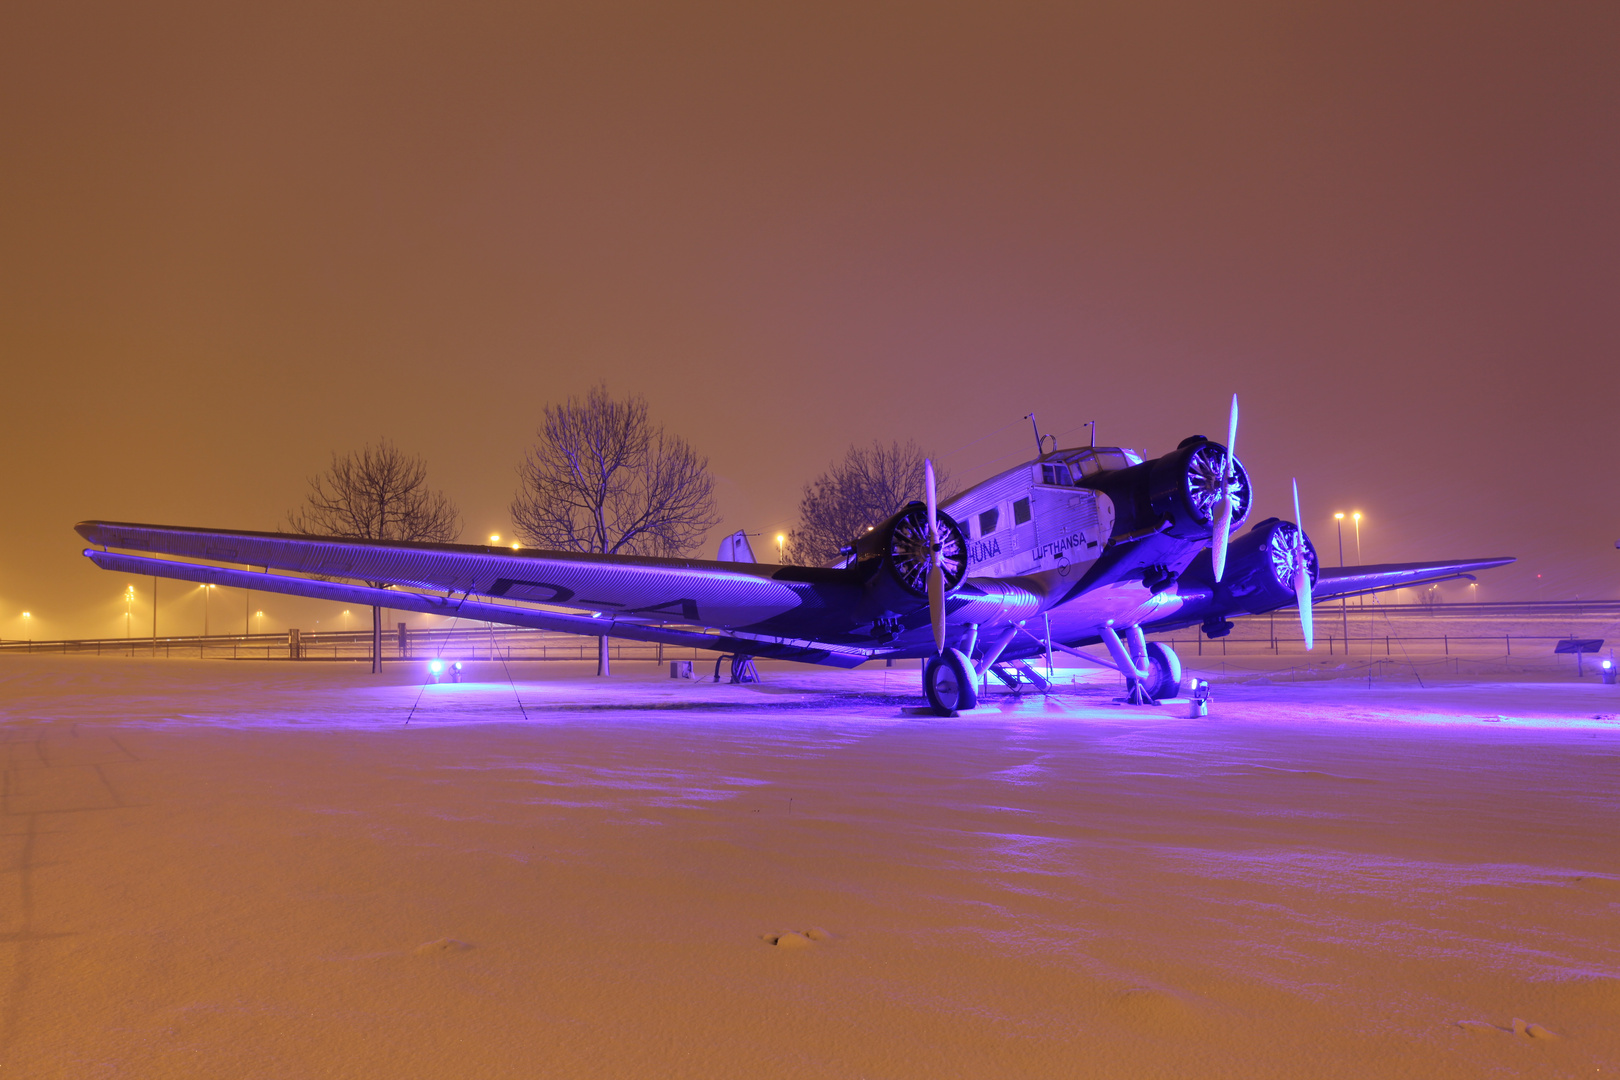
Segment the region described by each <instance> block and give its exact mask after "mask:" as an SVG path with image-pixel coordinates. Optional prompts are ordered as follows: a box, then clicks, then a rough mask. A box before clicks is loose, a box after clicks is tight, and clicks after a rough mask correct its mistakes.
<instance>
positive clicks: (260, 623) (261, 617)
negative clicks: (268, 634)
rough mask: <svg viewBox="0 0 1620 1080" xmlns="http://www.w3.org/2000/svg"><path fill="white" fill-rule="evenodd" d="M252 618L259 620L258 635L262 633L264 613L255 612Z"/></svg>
mask: <svg viewBox="0 0 1620 1080" xmlns="http://www.w3.org/2000/svg"><path fill="white" fill-rule="evenodd" d="M253 617H254V618H256V619H258V620H259V633H261V634H262V633H264V612H262V611H255V612H254V613H253Z"/></svg>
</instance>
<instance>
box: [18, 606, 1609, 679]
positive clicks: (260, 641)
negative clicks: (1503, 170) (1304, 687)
mask: <svg viewBox="0 0 1620 1080" xmlns="http://www.w3.org/2000/svg"><path fill="white" fill-rule="evenodd" d="M1233 623H1234V625H1233V629H1232V632H1231V633H1230V634H1229V635H1228V636H1226V637H1221V638H1208V637H1205V636H1204V635H1203V634H1202V633H1200V632H1199V631H1198V628H1196V627H1190V628H1187V629H1183V630H1178V631H1175V632H1174V633H1169V634H1155V635H1150V636H1151V637H1152V638H1153V639H1155V640H1159V641H1164V642H1166V643H1168V644H1170V645H1171V646H1172V648H1174V649H1175V650H1176V651H1177V652H1178V653H1179V654H1180V655H1181V656H1182V658H1183V661H1184V662H1185V663H1187V664H1188V665H1189V666H1195V667H1204V668H1223V667H1224V668H1231V669H1233V670H1244V669H1249V670H1262V669H1265V670H1277V669H1279V668H1280V667H1288V666H1290V665H1292V666H1293V667H1295V668H1307V669H1310V668H1316V669H1319V668H1324V667H1335V668H1339V669H1344V668H1346V666H1348V667H1349V668H1350V669H1354V670H1361V669H1363V668H1366V669H1368V670H1371V671H1380V670H1394V669H1395V668H1398V667H1401V666H1413V667H1414V669H1415V668H1418V667H1425V666H1426V667H1437V666H1439V667H1445V668H1446V669H1447V670H1450V671H1454V672H1456V673H1459V674H1463V673H1466V672H1467V671H1470V670H1474V671H1487V670H1550V669H1552V667H1553V666H1554V665H1557V666H1568V667H1570V668H1571V669H1573V668H1575V667H1576V665H1577V663H1578V661H1577V660H1576V659H1575V658H1573V657H1567V656H1566V657H1558V658H1557V659H1556V660H1554V659H1553V650H1554V649H1555V648H1556V646H1557V644H1558V643H1559V642H1560V641H1567V640H1569V639H1571V638H1604V639H1606V640H1607V642H1609V643H1610V644H1606V645H1605V648H1604V655H1609V654H1610V653H1611V652H1612V643H1613V642H1614V641H1615V639H1616V638H1620V603H1617V602H1614V601H1587V602H1559V603H1547V604H1538V603H1513V604H1412V605H1381V604H1376V603H1366V604H1360V603H1357V602H1356V601H1350V602H1349V603H1348V604H1346V605H1344V606H1343V607H1341V606H1340V605H1338V604H1336V603H1332V602H1329V603H1327V604H1323V605H1320V606H1318V607H1317V608H1316V610H1315V624H1316V648H1315V650H1313V651H1312V652H1310V653H1307V652H1306V651H1305V644H1304V640H1303V637H1302V635H1301V632H1300V626H1299V619H1298V615H1297V614H1296V613H1295V612H1293V611H1291V610H1283V611H1276V612H1271V613H1268V614H1266V615H1253V616H1246V617H1243V618H1239V619H1235V620H1233ZM295 636H296V638H297V647H296V653H295V651H294V647H293V645H292V644H291V639H292V638H293V637H295ZM371 640H372V639H371V632H370V631H369V630H351V631H323V632H320V633H307V632H299V633H296V634H293V633H282V634H236V635H214V636H175V637H161V638H156V639H153V638H88V639H76V640H67V641H6V642H0V653H14V652H24V653H53V654H57V655H96V656H148V657H150V656H158V657H173V658H191V659H198V658H201V659H207V660H288V659H298V660H304V661H327V662H332V661H339V662H341V661H350V662H368V661H369V660H370V659H371V648H372V644H371ZM596 651H597V643H596V639H595V638H594V637H580V636H577V635H573V634H561V633H553V632H551V631H542V630H529V629H522V628H516V627H490V626H488V625H484V626H471V627H469V626H461V627H454V628H447V629H428V628H407V629H404V630H403V632H401V630H400V629H399V627H398V626H397V624H396V626H395V628H393V629H390V630H389V631H388V632H387V633H385V634H384V635H383V660H384V662H385V663H397V662H400V661H402V660H425V659H432V658H435V657H437V658H441V659H445V660H493V659H505V660H526V661H534V660H539V661H549V660H573V661H581V660H594V659H595V658H596ZM610 655H611V657H612V659H614V660H616V661H617V660H623V661H628V662H636V661H646V662H650V663H662V662H664V661H667V660H693V661H701V662H711V661H713V660H714V659H715V658H716V657H717V656H718V655H719V654H718V653H717V652H711V651H708V650H699V649H693V648H684V647H675V646H667V645H655V644H648V643H644V642H634V641H624V640H620V639H613V640H612V642H611V645H610Z"/></svg>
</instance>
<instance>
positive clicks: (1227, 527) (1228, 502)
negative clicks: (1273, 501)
mask: <svg viewBox="0 0 1620 1080" xmlns="http://www.w3.org/2000/svg"><path fill="white" fill-rule="evenodd" d="M1237 422H1238V402H1237V395H1236V394H1233V395H1232V420H1231V422H1230V423H1229V424H1228V425H1227V428H1226V461H1225V462H1223V463H1222V465H1221V497H1220V500H1219V501H1218V502H1216V504H1215V538H1214V541H1213V547H1212V548H1211V550H1210V559H1211V561H1213V562H1214V564H1215V580H1216V581H1219V580H1221V575H1222V574H1224V573H1225V572H1226V542H1227V540H1229V539H1231V536H1232V459H1233V458H1234V457H1236V456H1237Z"/></svg>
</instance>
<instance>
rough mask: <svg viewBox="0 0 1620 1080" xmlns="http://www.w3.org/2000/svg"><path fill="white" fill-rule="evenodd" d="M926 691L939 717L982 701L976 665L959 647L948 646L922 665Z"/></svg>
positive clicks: (955, 712) (951, 714)
mask: <svg viewBox="0 0 1620 1080" xmlns="http://www.w3.org/2000/svg"><path fill="white" fill-rule="evenodd" d="M923 692H924V693H926V694H927V695H928V704H929V705H931V706H933V708H934V711H935V712H936V713H938V714H939V715H940V716H955V715H956V714H957V713H958V712H959V711H961V710H962V709H971V708H973V707H974V706H975V705H977V704H978V703H979V683H978V679H977V678H976V677H975V674H974V670H973V664H972V662H970V661H969V660H968V658H967V657H966V656H965V655H963V653H962V650H960V649H946V650H945V652H944V653H943V654H941V655H939V656H935V657H933V658H931V659H929V660H928V661H927V662H926V663H924V664H923Z"/></svg>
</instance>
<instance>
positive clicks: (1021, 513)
mask: <svg viewBox="0 0 1620 1080" xmlns="http://www.w3.org/2000/svg"><path fill="white" fill-rule="evenodd" d="M1028 520H1029V500H1028V499H1019V500H1018V501H1017V502H1015V503H1013V524H1014V525H1022V524H1023V523H1024V522H1026V521H1028Z"/></svg>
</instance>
